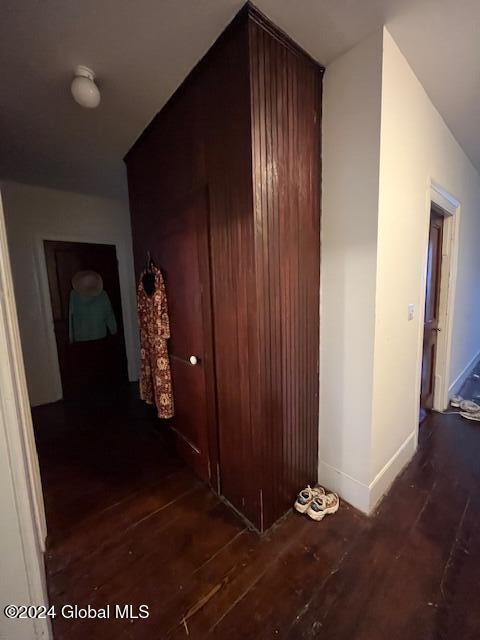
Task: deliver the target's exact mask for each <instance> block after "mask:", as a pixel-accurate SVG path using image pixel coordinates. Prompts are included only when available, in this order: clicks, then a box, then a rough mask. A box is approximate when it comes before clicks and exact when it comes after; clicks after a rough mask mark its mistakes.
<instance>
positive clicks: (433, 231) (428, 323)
mask: <svg viewBox="0 0 480 640" xmlns="http://www.w3.org/2000/svg"><path fill="white" fill-rule="evenodd" d="M442 244H443V216H441V215H439V214H438V213H436V212H435V211H434V210H433V209H432V212H431V217H430V233H429V237H428V259H427V288H426V297H425V322H424V333H423V362H422V388H421V396H420V406H421V408H422V409H424V410H428V409H432V408H433V395H434V391H435V363H436V358H437V338H438V332H439V331H440V327H439V326H438V324H439V308H440V279H441V269H442Z"/></svg>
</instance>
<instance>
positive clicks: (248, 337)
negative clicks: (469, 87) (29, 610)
mask: <svg viewBox="0 0 480 640" xmlns="http://www.w3.org/2000/svg"><path fill="white" fill-rule="evenodd" d="M320 104H321V68H320V67H319V66H318V65H316V64H315V63H313V61H312V60H311V59H310V58H308V57H307V56H306V55H305V54H303V52H301V51H300V50H299V49H298V48H297V47H295V45H293V44H292V43H291V42H290V41H289V40H288V38H286V37H284V36H283V35H282V34H281V33H280V32H279V31H278V30H276V29H275V27H273V26H272V25H270V24H269V23H268V22H266V21H265V20H264V19H263V17H262V16H261V15H260V14H259V13H258V12H257V11H256V10H255V9H254V8H253V7H252V6H251V5H247V6H246V7H245V8H244V9H243V10H242V11H241V12H240V13H239V15H238V16H237V17H236V18H235V19H234V21H233V22H232V24H231V25H229V27H228V28H227V29H226V31H225V32H224V33H223V34H222V36H220V38H219V39H218V40H217V42H216V43H215V44H214V45H213V47H212V48H211V49H210V51H209V52H208V53H207V54H206V56H205V57H204V58H203V60H202V61H201V62H200V63H199V64H198V65H197V66H196V67H195V69H194V70H193V71H192V72H191V74H190V75H189V76H188V77H187V79H186V80H185V82H184V83H183V84H182V86H181V87H180V88H179V89H178V90H177V92H176V93H175V94H174V96H173V97H172V98H171V99H170V101H169V102H168V103H167V105H166V106H165V107H164V108H163V109H162V111H160V113H159V114H158V115H157V116H156V117H155V118H154V120H153V121H152V123H151V124H150V125H149V126H148V127H147V129H146V130H145V131H144V133H143V134H142V136H141V137H140V138H139V140H138V141H137V143H136V144H135V145H134V147H133V148H132V150H131V151H130V152H129V153H128V155H127V157H126V164H127V171H128V181H129V190H130V205H131V213H132V231H133V246H134V257H135V268H136V273H137V277H138V276H139V273H140V271H141V269H142V268H143V264H144V260H145V253H146V251H147V250H150V251H152V253H155V234H156V230H157V233H158V230H159V229H160V226H159V225H161V224H162V212H163V211H165V210H167V209H168V207H171V206H173V205H174V204H175V203H176V202H177V201H178V200H180V199H182V198H183V197H185V195H186V194H188V193H191V192H193V191H195V190H196V189H199V188H205V187H207V189H208V193H209V205H210V211H209V227H210V228H209V237H210V256H209V257H210V268H211V289H212V315H213V319H214V327H213V334H214V350H215V380H214V381H212V386H214V388H215V390H216V392H215V396H216V397H215V402H216V407H217V425H214V426H215V427H216V429H217V434H218V452H219V456H218V464H219V466H220V474H219V475H220V490H221V493H222V494H223V495H224V496H225V497H226V498H227V499H228V500H229V501H230V502H231V503H232V504H233V505H234V506H235V507H236V508H237V509H238V510H239V511H240V512H241V513H243V514H244V515H245V516H246V517H247V518H248V519H249V520H250V521H251V522H252V523H254V524H255V526H256V527H257V528H259V529H261V530H263V529H266V528H268V526H270V525H271V524H272V523H273V522H274V521H275V520H276V519H277V518H278V517H280V516H281V515H282V514H283V513H284V512H285V510H286V509H287V508H288V507H289V506H290V504H291V503H292V500H293V499H294V498H295V495H296V492H297V491H298V489H299V488H301V486H303V485H304V484H305V483H306V482H312V481H314V480H315V478H316V464H317V462H316V461H317V433H318V330H319V327H318V323H319V309H318V295H319V243H320V239H319V216H320V213H319V192H320V175H319V162H320V145H319V136H320ZM213 460H214V461H215V463H216V462H217V460H216V458H215V456H213V457H212V461H213Z"/></svg>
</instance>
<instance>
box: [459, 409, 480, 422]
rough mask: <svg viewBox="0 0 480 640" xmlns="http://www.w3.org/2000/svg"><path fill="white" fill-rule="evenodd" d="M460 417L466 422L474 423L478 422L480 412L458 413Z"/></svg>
mask: <svg viewBox="0 0 480 640" xmlns="http://www.w3.org/2000/svg"><path fill="white" fill-rule="evenodd" d="M460 415H461V416H462V418H466V419H467V420H475V422H480V411H477V412H476V413H469V412H468V411H460Z"/></svg>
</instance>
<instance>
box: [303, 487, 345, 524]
mask: <svg viewBox="0 0 480 640" xmlns="http://www.w3.org/2000/svg"><path fill="white" fill-rule="evenodd" d="M339 506H340V499H339V497H338V496H337V494H336V493H327V494H325V495H324V496H321V497H319V498H314V499H313V500H312V502H311V503H310V506H309V507H308V509H307V515H308V516H310V518H311V519H312V520H323V518H324V517H325V516H327V515H329V514H331V513H336V512H337V511H338V507H339Z"/></svg>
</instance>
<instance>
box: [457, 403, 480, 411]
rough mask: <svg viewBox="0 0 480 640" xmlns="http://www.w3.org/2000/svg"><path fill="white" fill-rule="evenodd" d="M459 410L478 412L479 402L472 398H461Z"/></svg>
mask: <svg viewBox="0 0 480 640" xmlns="http://www.w3.org/2000/svg"><path fill="white" fill-rule="evenodd" d="M460 410H461V411H464V412H465V413H478V412H479V411H480V404H477V403H476V402H473V400H462V402H460Z"/></svg>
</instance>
